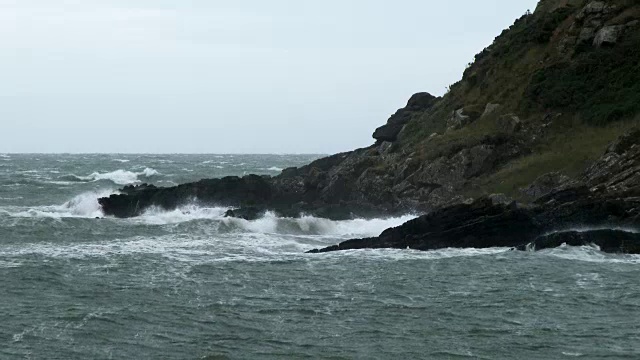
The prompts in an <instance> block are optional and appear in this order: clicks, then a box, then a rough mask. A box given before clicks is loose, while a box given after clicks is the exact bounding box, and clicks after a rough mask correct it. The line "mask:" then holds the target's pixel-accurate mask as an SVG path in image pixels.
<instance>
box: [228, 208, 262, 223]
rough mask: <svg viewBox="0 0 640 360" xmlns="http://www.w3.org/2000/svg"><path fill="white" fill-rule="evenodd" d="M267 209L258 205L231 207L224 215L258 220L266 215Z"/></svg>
mask: <svg viewBox="0 0 640 360" xmlns="http://www.w3.org/2000/svg"><path fill="white" fill-rule="evenodd" d="M266 212H267V211H266V209H264V208H258V207H244V208H240V209H230V210H227V212H226V213H225V214H224V217H233V218H239V219H244V220H257V219H260V218H262V217H263V216H264V214H265V213H266Z"/></svg>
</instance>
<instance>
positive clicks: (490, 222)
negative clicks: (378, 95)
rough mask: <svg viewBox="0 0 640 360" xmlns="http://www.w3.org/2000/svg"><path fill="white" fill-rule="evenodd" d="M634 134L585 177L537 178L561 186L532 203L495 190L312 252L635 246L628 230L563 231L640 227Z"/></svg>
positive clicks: (639, 169)
mask: <svg viewBox="0 0 640 360" xmlns="http://www.w3.org/2000/svg"><path fill="white" fill-rule="evenodd" d="M638 134H639V132H638V131H632V132H630V133H628V134H626V135H624V136H622V137H621V138H620V139H618V140H617V141H616V142H615V143H614V144H612V145H611V146H610V147H609V149H608V150H607V152H606V153H605V154H604V155H603V156H602V158H601V159H599V160H598V161H597V162H596V163H595V164H594V165H593V166H592V167H591V168H590V169H589V170H587V171H586V172H585V175H584V176H583V178H582V179H580V180H579V181H574V182H571V183H570V184H571V185H570V186H567V184H568V183H569V181H567V179H565V178H563V177H562V176H561V175H559V174H550V175H548V176H546V177H545V178H542V179H539V180H538V181H537V183H538V185H536V186H538V187H539V186H540V184H549V186H553V185H552V184H554V183H556V184H559V185H558V187H556V188H553V189H550V190H549V189H544V190H543V191H540V194H544V195H542V196H540V197H539V198H538V199H537V200H536V201H535V202H533V203H532V204H531V205H520V204H517V203H516V202H511V203H507V202H505V201H500V200H499V197H495V196H494V197H486V198H481V199H479V200H476V201H474V202H472V203H470V204H459V205H454V206H451V207H447V208H443V209H441V210H438V211H435V212H432V213H429V214H427V215H424V216H421V217H419V218H417V219H415V220H412V221H410V222H408V223H406V224H404V225H401V226H400V227H397V228H393V229H389V230H386V231H384V232H383V233H382V234H381V235H380V236H379V237H376V238H367V239H354V240H350V241H346V242H343V243H341V244H338V245H335V246H331V247H328V248H325V249H320V250H314V251H313V252H316V253H318V252H330V251H339V250H349V249H362V248H410V249H416V250H433V249H440V248H449V247H462V248H464V247H474V248H487V247H513V248H519V249H524V248H532V247H533V248H536V249H542V248H547V247H551V246H558V245H561V244H562V243H567V244H569V245H574V244H577V245H589V244H595V245H597V246H599V247H601V248H602V250H603V251H611V252H624V253H634V254H636V253H640V235H638V234H636V233H634V232H632V231H631V232H629V231H624V232H623V231H605V230H602V231H590V232H577V231H566V230H567V229H572V228H576V227H585V226H586V227H592V228H593V227H595V228H598V227H600V228H616V227H623V228H630V229H637V228H638V227H640V143H639V142H636V141H634V139H636V140H637V139H638ZM530 188H531V189H537V187H530ZM497 199H498V200H497Z"/></svg>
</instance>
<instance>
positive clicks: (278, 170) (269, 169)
mask: <svg viewBox="0 0 640 360" xmlns="http://www.w3.org/2000/svg"><path fill="white" fill-rule="evenodd" d="M261 170H265V171H277V172H280V171H282V170H284V169H283V168H279V167H277V166H272V167H270V168H268V169H261Z"/></svg>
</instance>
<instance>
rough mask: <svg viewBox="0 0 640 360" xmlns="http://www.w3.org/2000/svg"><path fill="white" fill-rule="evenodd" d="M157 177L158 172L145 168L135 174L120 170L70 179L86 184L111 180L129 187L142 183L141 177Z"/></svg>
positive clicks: (72, 176)
mask: <svg viewBox="0 0 640 360" xmlns="http://www.w3.org/2000/svg"><path fill="white" fill-rule="evenodd" d="M157 175H160V173H159V172H158V171H157V170H155V169H152V168H145V169H144V170H142V171H140V172H133V171H127V170H122V169H119V170H116V171H111V172H106V173H99V172H94V173H93V174H91V175H87V176H77V175H71V176H70V178H71V179H73V180H76V181H85V182H90V181H100V180H109V181H112V182H113V183H115V184H118V185H129V184H135V183H140V182H142V180H140V178H141V177H143V178H150V177H152V176H157ZM67 178H69V177H65V179H63V180H66V179H67Z"/></svg>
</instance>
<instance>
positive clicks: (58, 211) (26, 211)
mask: <svg viewBox="0 0 640 360" xmlns="http://www.w3.org/2000/svg"><path fill="white" fill-rule="evenodd" d="M116 193H117V191H114V190H100V191H90V192H85V193H82V194H80V195H78V196H75V197H74V198H73V199H71V200H69V201H67V202H65V203H64V204H62V205H48V206H36V207H30V208H12V209H11V210H9V211H7V210H6V209H5V210H4V212H5V213H7V214H8V215H9V216H11V217H18V218H20V217H22V218H54V219H62V218H90V219H93V218H96V217H103V216H104V213H103V212H102V208H101V207H100V204H99V203H98V199H99V198H101V197H106V196H110V195H112V194H116Z"/></svg>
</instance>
